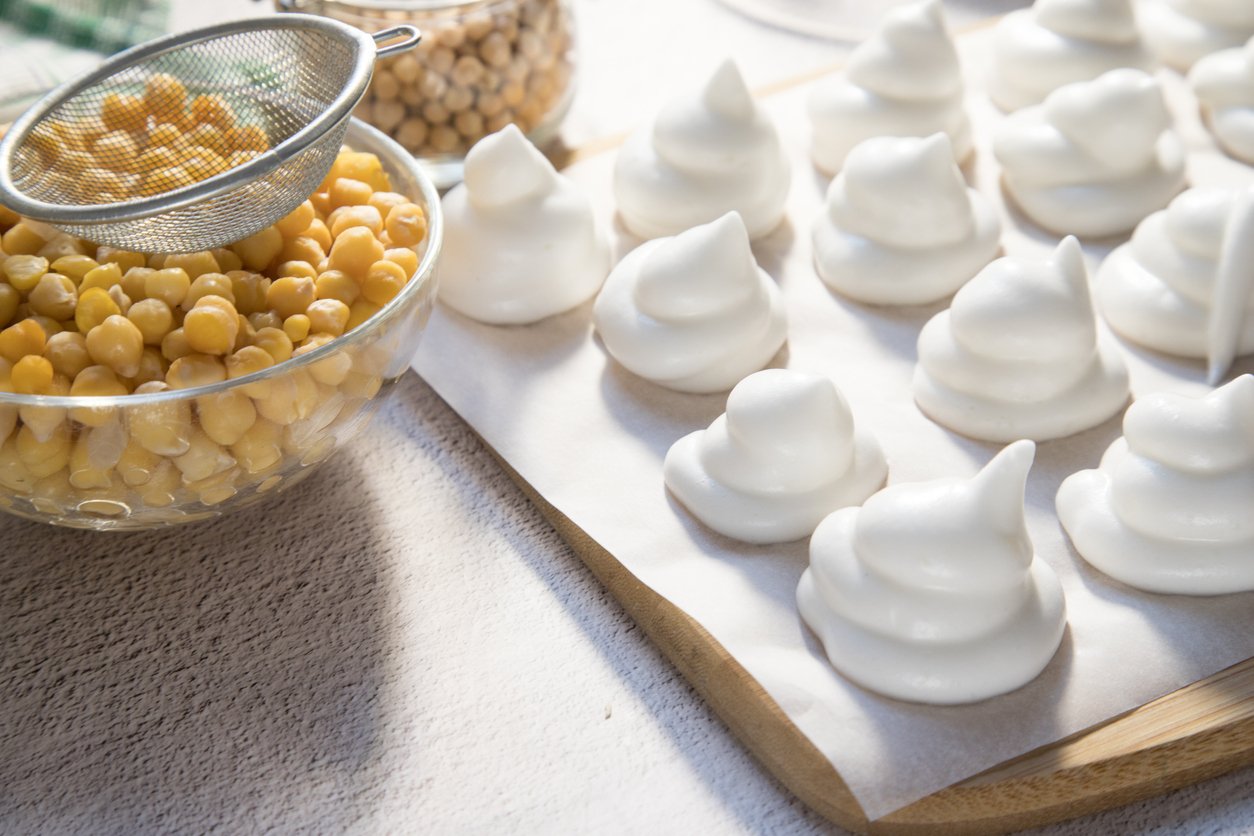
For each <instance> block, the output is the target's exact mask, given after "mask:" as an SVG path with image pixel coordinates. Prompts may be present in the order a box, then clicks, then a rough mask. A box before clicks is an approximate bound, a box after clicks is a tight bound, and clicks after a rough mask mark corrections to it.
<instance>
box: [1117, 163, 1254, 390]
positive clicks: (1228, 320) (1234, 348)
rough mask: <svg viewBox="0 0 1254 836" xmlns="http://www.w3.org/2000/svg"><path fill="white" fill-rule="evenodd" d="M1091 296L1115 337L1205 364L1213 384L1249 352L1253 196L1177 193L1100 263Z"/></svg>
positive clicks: (1252, 348)
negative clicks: (1164, 207)
mask: <svg viewBox="0 0 1254 836" xmlns="http://www.w3.org/2000/svg"><path fill="white" fill-rule="evenodd" d="M1094 297H1095V298H1096V300H1097V304H1098V307H1099V308H1100V310H1101V312H1102V315H1103V316H1104V317H1105V318H1106V321H1107V322H1108V323H1109V324H1110V327H1111V328H1113V329H1114V330H1115V331H1117V332H1118V333H1119V334H1120V335H1121V336H1123V337H1125V338H1127V339H1129V340H1132V341H1133V342H1137V343H1140V344H1141V345H1144V346H1147V347H1149V348H1152V349H1155V350H1157V351H1162V352H1164V353H1167V354H1175V355H1178V356H1181V357H1196V358H1205V359H1206V360H1207V379H1208V381H1209V382H1210V383H1211V384H1212V385H1213V384H1215V383H1218V382H1219V381H1220V380H1221V379H1222V378H1223V375H1224V374H1225V373H1226V372H1227V370H1228V368H1229V367H1230V366H1231V365H1232V361H1233V359H1234V358H1236V357H1237V356H1240V355H1245V354H1251V353H1254V190H1251V189H1250V188H1246V189H1225V188H1195V189H1189V190H1188V191H1186V192H1184V193H1183V194H1181V195H1180V196H1179V197H1177V198H1176V199H1175V200H1173V201H1172V202H1171V205H1170V206H1168V207H1167V208H1166V209H1165V210H1163V211H1161V212H1155V213H1154V214H1152V215H1150V216H1149V217H1148V218H1146V219H1145V220H1144V221H1142V222H1141V223H1140V225H1138V226H1137V228H1136V232H1134V233H1133V235H1132V240H1131V241H1129V242H1128V243H1127V244H1124V245H1123V246H1121V247H1119V248H1118V249H1116V250H1115V251H1114V252H1112V253H1111V254H1110V255H1109V256H1107V257H1106V260H1105V261H1104V262H1102V266H1101V268H1100V269H1099V270H1098V271H1097V281H1096V282H1095V285H1094Z"/></svg>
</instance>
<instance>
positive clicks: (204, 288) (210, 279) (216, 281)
mask: <svg viewBox="0 0 1254 836" xmlns="http://www.w3.org/2000/svg"><path fill="white" fill-rule="evenodd" d="M233 288H234V285H233V284H232V283H231V280H230V279H229V278H227V277H226V276H225V275H223V274H222V273H202V274H200V275H199V276H197V277H196V280H195V281H194V282H192V285H191V287H189V288H188V289H187V295H186V296H184V297H183V301H182V303H181V304H180V305H179V307H181V308H182V309H183V310H185V311H190V310H191V309H192V308H194V307H196V305H197V304H199V303H200V300H201V299H204V298H205V297H206V296H217V297H220V298H222V299H225V300H226V301H228V302H230V303H231V304H232V305H234V304H235V291H234V289H233Z"/></svg>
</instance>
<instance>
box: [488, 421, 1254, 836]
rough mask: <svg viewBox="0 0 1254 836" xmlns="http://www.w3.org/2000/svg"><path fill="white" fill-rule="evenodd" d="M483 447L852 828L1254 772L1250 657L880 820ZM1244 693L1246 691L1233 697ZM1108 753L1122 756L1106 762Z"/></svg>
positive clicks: (695, 626) (713, 700)
mask: <svg viewBox="0 0 1254 836" xmlns="http://www.w3.org/2000/svg"><path fill="white" fill-rule="evenodd" d="M481 440H482V439H481ZM484 446H485V447H486V448H487V449H488V451H489V452H490V453H491V454H492V456H493V457H494V458H495V459H496V461H497V462H498V463H499V464H500V466H501V468H502V470H504V471H505V473H506V474H507V475H508V476H509V477H510V478H511V479H512V480H513V481H514V482H515V484H517V485H518V486H519V488H520V489H521V490H522V491H523V493H524V494H525V495H526V496H527V498H528V499H529V500H530V501H531V502H532V503H533V504H534V505H535V506H536V508H537V509H539V511H540V513H541V514H542V515H543V516H544V517H545V519H547V520H548V521H549V523H550V524H551V525H552V526H553V527H554V529H556V531H557V532H558V534H560V535H561V537H562V539H564V540H565V541H566V542H567V543H568V544H569V545H570V546H571V548H572V549H573V550H574V552H575V554H577V555H578V556H579V558H580V560H582V561H583V562H584V564H585V565H586V566H587V567H588V568H589V569H590V570H591V571H592V574H593V575H594V576H595V577H596V578H597V580H599V581H600V582H601V583H602V585H604V586H605V588H606V589H607V590H608V591H609V592H610V594H612V595H613V596H614V598H615V599H616V600H617V601H618V602H619V603H620V604H621V605H622V607H623V609H625V610H626V611H627V613H628V614H629V615H630V616H631V617H632V619H633V620H635V622H636V623H637V624H638V625H639V626H640V628H641V629H642V630H643V631H644V633H645V635H647V636H648V637H649V639H650V640H651V641H652V642H653V643H654V644H655V645H656V646H657V647H658V648H659V649H660V650H661V651H662V653H663V654H664V655H665V656H666V657H667V659H669V660H670V661H671V663H672V664H674V665H675V667H676V668H678V669H679V672H680V673H681V674H683V676H684V678H685V679H687V681H688V682H689V683H690V684H691V685H692V686H693V688H695V689H696V691H697V692H698V693H699V694H700V695H701V697H702V699H704V700H705V701H706V703H707V704H708V705H709V706H710V707H711V708H712V709H713V710H714V712H715V713H716V714H717V715H718V716H719V718H720V719H722V720H723V722H724V723H726V724H727V726H728V727H729V728H730V729H731V731H732V733H733V734H735V735H736V737H737V738H738V739H739V740H740V741H741V742H742V743H743V744H744V745H745V746H746V747H747V748H748V749H749V751H750V752H752V753H753V755H754V756H755V757H756V758H757V759H758V761H759V762H760V763H762V765H763V766H765V767H766V769H767V770H768V771H769V772H770V773H771V774H772V775H774V776H775V778H776V779H777V780H778V781H780V783H782V784H783V785H784V786H785V787H786V788H787V789H788V790H789V791H790V792H792V793H793V794H794V795H796V796H797V797H798V798H799V799H801V801H803V802H804V803H805V804H806V805H807V806H809V807H810V808H811V809H813V810H814V811H815V812H817V813H819V814H820V815H822V816H824V817H825V818H827V819H829V820H830V821H832V822H834V823H836V824H838V825H840V826H841V827H844V828H846V829H848V830H852V831H855V832H857V833H864V834H875V835H876V836H920V834H929V836H931V834H936V835H937V836H953V835H954V834H972V835H973V836H975V835H977V834H997V833H1006V832H1008V831H1013V830H1019V829H1023V828H1028V827H1037V826H1041V825H1045V824H1052V823H1055V822H1059V821H1064V820H1066V819H1071V818H1076V817H1079V816H1084V815H1089V814H1091V813H1096V812H1098V811H1101V810H1105V809H1109V808H1112V807H1118V806H1121V805H1123V804H1129V803H1131V802H1134V801H1138V800H1141V799H1144V798H1149V797H1152V796H1155V795H1161V794H1162V793H1164V792H1168V791H1170V790H1173V789H1179V788H1181V787H1185V786H1188V785H1190V784H1194V783H1197V782H1198V781H1203V780H1206V779H1208V778H1214V777H1217V776H1219V775H1223V774H1224V773H1226V772H1231V771H1233V770H1235V769H1239V768H1241V767H1244V766H1249V765H1251V764H1254V699H1251V698H1250V697H1251V694H1252V693H1254V687H1251V685H1252V684H1254V659H1248V660H1246V661H1245V662H1243V663H1241V664H1239V665H1235V666H1233V667H1232V668H1229V669H1227V670H1225V671H1221V672H1219V673H1217V674H1215V675H1214V676H1212V677H1208V678H1207V679H1204V680H1201V681H1200V682H1196V683H1193V684H1192V685H1189V686H1187V687H1185V688H1182V689H1180V690H1178V691H1175V692H1173V693H1171V694H1168V695H1166V696H1164V697H1161V698H1159V699H1158V700H1155V701H1153V702H1151V703H1147V704H1146V705H1144V706H1142V707H1140V708H1138V709H1135V710H1134V711H1132V712H1129V713H1127V714H1125V715H1123V716H1121V717H1118V718H1115V719H1113V720H1110V721H1107V722H1105V723H1102V724H1100V725H1098V726H1094V727H1093V728H1091V729H1086V730H1084V731H1082V732H1080V733H1078V734H1076V735H1073V736H1072V737H1070V738H1068V739H1066V740H1063V741H1059V742H1056V743H1053V744H1050V745H1048V746H1045V747H1042V748H1041V749H1038V750H1035V751H1033V752H1029V753H1027V754H1025V755H1023V756H1021V757H1019V758H1015V759H1014V760H1012V761H1008V762H1007V763H1005V764H1000V765H998V766H996V767H994V768H993V769H991V770H988V771H986V772H984V773H981V774H980V775H978V776H975V777H973V778H970V779H967V780H966V781H963V782H960V783H959V784H956V785H954V786H952V787H949V788H947V789H944V790H941V791H939V792H937V793H934V794H932V795H930V796H928V797H926V798H923V799H921V800H919V801H917V802H915V803H914V804H911V805H909V806H907V807H904V808H902V809H901V810H898V811H895V812H894V813H891V814H889V815H888V816H885V817H883V818H881V819H877V820H875V821H871V820H869V819H868V818H867V817H866V814H865V813H864V812H863V810H862V808H861V806H860V805H859V804H858V802H857V799H856V798H854V796H853V794H852V793H851V792H850V791H849V788H848V787H847V786H846V785H845V783H844V781H843V780H842V779H841V777H840V775H839V773H837V771H836V770H835V768H833V767H832V765H831V764H830V763H829V762H828V761H827V759H826V758H825V757H823V755H822V753H820V752H819V751H818V749H817V748H816V747H815V746H814V744H813V743H811V742H810V741H809V739H807V738H806V737H805V736H804V735H803V734H802V733H801V731H800V730H799V729H797V727H796V726H795V725H794V724H793V723H792V721H791V720H789V719H788V717H787V715H785V714H784V712H783V711H782V710H781V709H780V708H779V706H778V705H777V704H776V703H775V701H774V700H773V699H772V698H771V697H770V696H769V695H768V694H766V692H765V691H764V690H763V689H762V687H761V686H760V685H759V684H758V683H757V681H756V680H754V679H753V677H752V676H751V675H750V674H749V673H748V672H747V671H746V670H745V669H744V668H743V667H742V666H741V665H740V663H739V662H737V661H736V660H735V659H734V658H732V657H731V656H730V654H728V652H727V650H726V649H725V648H724V647H723V646H722V645H721V644H720V643H719V642H718V641H717V640H716V639H715V638H714V637H713V636H711V635H710V633H709V632H708V631H706V630H705V628H704V627H702V626H701V624H700V623H699V622H697V621H696V620H695V619H693V618H692V617H691V616H690V615H688V614H687V613H685V612H684V611H683V610H681V609H680V608H678V607H677V606H675V605H674V604H672V603H671V602H670V601H668V600H666V599H665V598H663V597H662V596H661V595H659V594H658V593H657V592H655V591H654V590H653V589H651V588H650V587H648V586H647V585H645V584H644V583H643V582H642V581H640V580H639V579H638V578H637V577H636V576H635V575H633V574H632V573H631V572H630V571H628V570H627V569H626V567H624V566H623V565H622V564H621V563H619V562H618V560H617V559H616V558H615V557H614V556H613V555H612V554H611V553H610V552H609V551H607V550H606V549H605V548H604V547H603V546H601V545H600V544H599V543H597V542H596V541H595V540H594V539H593V538H592V537H590V536H589V535H588V534H587V533H586V532H584V531H583V530H582V529H581V528H579V526H577V525H576V524H575V523H574V522H572V521H571V520H570V519H569V518H568V517H567V516H566V515H565V514H563V513H562V512H561V511H559V510H558V509H557V508H555V507H554V506H553V505H552V504H551V503H549V502H548V501H547V500H546V499H544V497H542V496H541V495H540V494H539V493H538V492H537V491H536V490H535V488H533V487H532V486H531V485H530V483H528V482H527V480H526V479H524V478H523V477H522V476H521V475H520V474H519V473H518V472H517V471H515V470H514V469H513V467H512V466H510V464H509V463H508V462H507V461H505V459H504V458H502V457H501V455H500V454H499V453H497V452H496V450H495V449H493V448H492V446H491V445H489V444H487V442H486V441H485V442H484ZM1234 681H1235V682H1236V685H1235V686H1234ZM1234 687H1235V688H1238V689H1245V690H1244V691H1240V692H1237V693H1236V696H1235V697H1233V696H1232V695H1233V693H1234V692H1233V688H1234ZM1225 694H1227V695H1229V698H1228V699H1226V700H1225V699H1224V698H1223V696H1224V695H1225ZM1217 695H1218V697H1219V699H1218V702H1216V699H1215V697H1216V696H1217ZM1217 706H1218V707H1217ZM1164 712H1171V713H1172V714H1173V715H1174V716H1175V719H1176V721H1177V722H1176V723H1175V727H1174V728H1173V730H1172V733H1171V734H1170V735H1168V739H1162V735H1161V734H1159V735H1158V739H1157V740H1156V741H1155V742H1154V744H1153V745H1147V746H1139V745H1138V743H1137V740H1138V736H1139V739H1141V740H1144V739H1145V738H1146V733H1147V731H1148V729H1149V727H1150V725H1151V724H1153V723H1155V719H1156V718H1157V717H1159V716H1160V715H1161V714H1162V713H1164ZM1173 735H1174V736H1173ZM1095 741H1096V743H1095ZM1116 742H1117V743H1118V745H1114V744H1115V743H1116ZM1103 749H1104V750H1107V751H1114V752H1116V754H1114V755H1113V756H1106V755H1105V754H1103V751H1102V750H1103Z"/></svg>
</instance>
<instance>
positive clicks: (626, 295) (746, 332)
mask: <svg viewBox="0 0 1254 836" xmlns="http://www.w3.org/2000/svg"><path fill="white" fill-rule="evenodd" d="M593 319H594V321H595V323H596V329H597V333H599V334H600V336H601V341H602V342H603V343H604V345H605V349H606V351H608V352H609V353H610V355H611V356H612V357H613V358H614V359H615V360H617V361H618V362H619V363H621V364H622V365H623V366H625V367H626V368H627V369H628V370H629V371H631V372H633V373H635V374H638V375H640V376H641V377H644V378H647V379H648V380H651V381H653V382H654V383H658V384H660V385H662V386H666V387H668V388H670V389H676V390H678V391H680V392H721V391H725V390H727V389H730V388H731V387H732V386H735V385H736V383H737V382H738V381H739V380H740V379H741V378H743V377H744V376H745V375H747V374H750V373H751V372H755V371H757V370H758V369H761V368H762V367H763V366H765V365H766V364H767V363H769V362H770V360H771V358H772V357H774V356H775V354H776V352H778V351H779V349H780V347H781V346H783V344H784V339H785V337H786V336H787V320H786V316H785V313H784V302H783V296H782V294H781V293H780V291H779V288H778V287H777V286H776V285H775V282H774V281H772V280H771V277H770V276H768V275H767V274H766V273H765V272H764V271H763V270H762V268H760V267H758V265H757V262H756V261H754V259H753V252H752V251H751V250H750V249H749V236H748V233H747V232H746V231H745V225H744V222H743V221H741V219H740V216H739V215H737V214H736V213H735V212H728V213H727V214H726V215H723V216H722V217H721V218H719V219H718V220H716V221H714V222H712V223H708V224H705V225H704V226H698V227H694V228H693V229H690V230H688V231H687V232H682V233H680V234H679V235H676V236H675V237H673V238H661V239H658V240H655V241H649V242H647V243H645V244H642V245H641V246H639V247H637V248H636V249H635V250H633V251H632V252H631V253H629V254H628V255H627V257H626V258H624V259H623V260H622V261H621V262H619V264H618V266H617V267H615V268H614V270H613V272H611V273H610V276H609V278H608V279H606V282H605V287H604V288H603V289H602V290H601V294H600V295H599V296H598V297H597V300H596V304H595V305H594V306H593Z"/></svg>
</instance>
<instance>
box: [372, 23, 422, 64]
mask: <svg viewBox="0 0 1254 836" xmlns="http://www.w3.org/2000/svg"><path fill="white" fill-rule="evenodd" d="M370 37H372V38H374V42H375V44H376V45H378V47H379V48H378V50H377V51H376V52H375V58H386V57H388V56H389V55H395V54H396V53H398V52H407V51H409V50H411V49H413V48H414V47H416V46H417V45H418V42H419V41H420V40H422V33H421V32H419V31H418V27H417V26H412V25H410V24H408V23H401V24H398V25H396V26H389V27H388V28H387V29H381V30H379V31H378V32H375V33H374V34H373V35H371V36H370ZM396 38H404V40H401V41H397V42H396V43H394V44H388V45H387V46H382V44H383V43H384V42H386V41H391V40H395V39H396Z"/></svg>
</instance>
